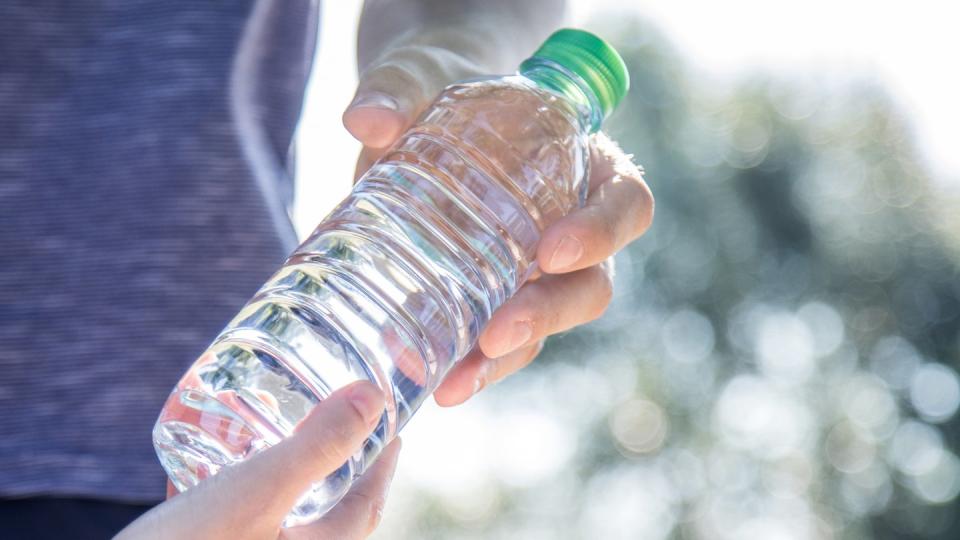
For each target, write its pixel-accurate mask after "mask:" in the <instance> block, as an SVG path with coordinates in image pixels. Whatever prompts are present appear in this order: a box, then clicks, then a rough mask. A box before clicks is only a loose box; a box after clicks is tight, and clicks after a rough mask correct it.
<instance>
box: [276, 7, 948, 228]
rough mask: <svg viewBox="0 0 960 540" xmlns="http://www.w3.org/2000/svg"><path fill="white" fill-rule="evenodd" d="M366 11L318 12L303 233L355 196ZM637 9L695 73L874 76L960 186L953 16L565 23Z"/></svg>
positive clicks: (854, 11)
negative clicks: (627, 16) (344, 115)
mask: <svg viewBox="0 0 960 540" xmlns="http://www.w3.org/2000/svg"><path fill="white" fill-rule="evenodd" d="M360 5H361V2H345V1H332V2H326V3H325V5H324V20H323V28H322V35H321V42H320V49H319V54H318V56H317V59H316V66H317V70H322V74H320V75H319V76H316V77H315V78H314V83H313V84H311V87H310V89H309V93H308V97H307V102H306V109H305V111H304V116H303V119H302V122H301V126H300V137H301V139H300V147H299V151H300V156H299V157H300V161H299V179H300V182H299V189H300V191H299V197H298V202H297V207H296V211H295V216H296V220H295V221H296V223H297V226H298V228H299V229H300V231H301V234H303V233H306V232H308V231H309V230H310V229H312V228H313V226H314V225H315V224H316V223H317V222H319V221H320V219H322V218H323V216H324V215H325V214H326V213H327V211H329V209H330V208H331V207H332V205H333V204H335V203H336V201H339V200H340V199H342V198H343V197H344V196H345V195H346V193H347V191H348V190H349V186H350V179H351V178H352V175H353V165H354V159H355V156H356V153H357V151H358V147H357V145H356V144H355V143H354V142H353V140H352V139H351V138H350V136H349V135H348V134H347V133H346V131H345V130H344V129H343V127H342V126H341V124H340V114H341V112H342V110H343V108H344V107H345V106H346V105H347V103H349V101H350V98H351V96H352V93H353V89H354V85H355V84H356V74H355V64H354V55H353V51H354V43H355V39H356V28H355V21H356V19H357V16H358V14H359V10H360ZM612 9H619V10H634V11H635V12H636V13H639V14H640V15H642V16H646V17H649V18H651V19H653V20H654V21H655V22H656V23H658V24H659V25H660V26H661V27H662V28H663V29H664V30H665V31H666V32H667V34H668V36H669V37H670V38H671V39H672V40H673V41H674V42H675V43H676V44H677V46H678V47H679V48H680V50H681V51H682V52H684V53H685V54H686V55H687V57H688V58H689V60H690V62H691V63H692V65H695V66H696V67H697V68H698V69H701V70H704V71H706V72H709V73H711V74H713V75H719V76H735V75H737V74H738V73H744V72H751V71H755V70H757V69H758V68H763V69H765V70H769V71H772V72H774V73H780V74H785V75H790V76H796V75H802V74H803V73H820V72H822V71H825V70H827V71H832V72H839V73H843V72H851V71H852V72H858V73H864V72H876V73H877V74H879V76H880V77H881V78H882V79H883V80H884V81H886V83H887V84H888V85H889V86H890V88H892V90H893V92H894V94H895V95H896V96H898V99H899V100H900V101H901V103H902V105H903V106H904V107H906V109H907V111H908V112H909V113H910V114H911V115H912V117H913V119H914V122H915V126H916V129H917V135H918V137H919V141H920V147H921V148H922V150H923V151H924V153H925V155H926V157H927V159H928V162H929V164H930V166H931V169H932V170H933V171H934V174H935V175H936V177H937V178H938V180H939V181H940V182H941V183H943V184H951V185H953V186H957V185H960V151H958V150H957V148H958V144H957V141H958V140H960V98H958V96H960V74H958V70H957V66H958V61H957V58H956V56H957V52H958V51H960V31H958V29H957V22H958V21H960V16H958V15H960V7H957V4H956V3H955V2H948V1H936V0H915V1H914V2H910V3H903V2H876V1H868V0H843V1H836V0H805V1H804V2H776V1H769V0H725V1H724V2H706V1H703V0H669V1H668V0H659V1H655V2H654V1H643V0H633V1H632V2H630V1H627V2H624V1H622V0H572V1H571V9H570V15H571V23H572V24H574V25H576V24H577V23H578V21H584V20H587V19H589V18H590V17H591V16H592V15H594V14H597V13H601V12H603V11H607V10H612Z"/></svg>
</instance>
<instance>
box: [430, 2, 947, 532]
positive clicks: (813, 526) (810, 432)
mask: <svg viewBox="0 0 960 540" xmlns="http://www.w3.org/2000/svg"><path fill="white" fill-rule="evenodd" d="M593 26H594V27H595V28H596V30H597V31H598V33H600V34H601V35H604V36H608V37H609V38H610V39H611V40H612V41H613V42H614V43H615V45H616V47H617V49H618V50H619V51H620V52H621V53H622V54H623V55H624V57H625V59H626V61H627V64H628V67H629V70H630V73H631V81H632V88H631V91H630V93H629V94H628V96H627V98H626V100H625V102H624V103H623V104H622V105H621V109H620V110H619V111H618V113H617V114H616V115H615V117H614V118H613V121H612V123H611V125H610V127H609V131H610V133H611V134H612V136H613V137H614V138H615V139H617V140H619V141H620V142H621V144H622V145H623V147H624V148H625V149H627V150H629V151H631V152H633V153H634V154H635V155H636V156H637V160H638V161H639V162H640V163H642V164H643V165H644V167H645V168H646V170H647V173H648V180H649V182H650V184H651V187H652V189H653V191H654V194H655V196H656V198H657V216H656V219H655V223H654V226H653V228H652V229H651V231H650V232H649V233H648V235H647V236H645V237H644V238H643V239H642V240H640V241H639V242H637V243H636V244H635V245H633V246H631V247H630V248H629V249H628V250H627V251H626V252H625V253H624V254H623V255H622V256H620V257H619V259H618V261H617V262H618V269H617V270H618V274H617V282H618V283H617V295H618V296H617V298H616V299H615V302H614V304H613V306H612V307H611V309H610V310H609V312H608V313H607V315H605V317H604V318H603V319H601V320H600V321H598V322H597V323H595V324H592V325H589V326H588V327H586V328H582V329H579V330H577V331H574V332H571V333H568V334H566V335H564V336H560V337H559V338H556V339H553V340H551V341H550V342H549V343H548V346H547V349H546V351H545V353H544V354H543V355H542V357H541V360H540V361H539V362H538V364H537V365H536V366H535V367H531V368H530V373H529V375H528V376H527V378H523V377H518V378H517V379H515V380H512V381H508V382H506V383H504V384H503V385H501V386H500V387H498V388H497V389H495V390H494V392H495V393H494V396H488V397H486V398H485V399H497V400H501V401H502V408H501V410H502V411H503V414H509V410H510V405H511V403H517V401H515V400H516V399H518V398H517V396H521V395H523V392H524V389H523V387H524V385H528V384H530V381H531V379H532V378H536V377H541V378H542V380H543V381H546V382H544V383H543V384H547V385H550V384H553V382H555V381H556V380H558V379H556V374H557V373H564V371H562V369H561V367H562V368H563V369H568V370H569V369H570V367H571V366H573V367H574V368H577V369H581V368H582V369H586V370H590V371H589V373H595V372H597V371H600V372H603V371H604V370H614V371H616V373H617V375H616V376H617V377H619V376H620V374H621V373H628V374H632V375H631V376H632V377H633V378H635V379H636V380H635V384H634V383H633V382H630V383H628V384H630V386H629V387H627V393H628V397H627V399H626V400H622V399H618V400H617V401H616V402H608V401H604V399H603V396H602V395H599V394H597V397H596V398H595V400H594V401H593V402H590V401H589V400H587V405H585V406H587V407H594V408H596V409H597V410H599V411H600V412H601V414H597V415H593V416H591V415H586V417H587V418H589V421H587V422H585V423H584V424H582V425H579V426H578V427H577V428H576V429H578V430H579V431H578V432H577V440H579V441H580V443H579V446H578V452H577V453H576V455H575V457H574V461H573V463H572V473H571V474H573V475H574V478H575V484H574V487H573V488H571V489H572V491H573V492H574V493H573V494H571V495H569V497H572V500H573V505H570V504H566V505H563V504H557V507H555V508H548V510H543V509H542V508H541V507H539V506H537V508H539V510H537V511H536V512H532V511H531V510H530V508H531V505H533V504H534V503H532V502H531V501H534V500H536V499H538V498H544V497H546V498H549V497H554V498H556V497H559V496H558V495H557V494H556V492H552V493H551V490H553V489H556V486H557V485H560V484H562V481H561V479H559V477H558V478H556V479H552V480H550V481H545V482H541V483H540V484H539V485H538V486H539V487H537V486H535V487H529V488H523V489H516V488H510V487H508V486H501V491H502V492H503V494H504V495H503V496H502V497H501V498H500V499H498V502H497V504H498V506H497V508H496V509H495V511H491V512H488V513H487V514H486V516H487V517H486V518H484V520H480V521H479V522H477V521H474V522H472V523H470V524H469V525H465V524H464V523H463V522H458V520H457V519H455V518H452V517H451V516H450V515H449V514H445V513H444V512H443V511H442V510H440V509H439V508H438V506H437V505H436V504H433V503H430V502H427V504H426V505H425V506H424V507H423V508H422V513H421V514H419V517H418V518H417V519H418V520H419V523H420V524H421V527H420V528H419V529H418V533H417V536H418V537H434V538H451V537H478V538H492V537H524V538H526V537H527V536H525V535H519V536H513V535H512V534H511V531H512V532H513V533H516V532H517V531H528V530H529V531H535V530H539V531H540V534H542V535H543V537H546V538H582V537H591V536H593V537H597V538H608V537H616V538H657V537H677V538H753V537H756V538H774V537H776V538H881V539H882V538H937V539H940V538H942V539H946V538H960V519H958V509H957V507H956V504H955V498H956V496H957V492H958V491H960V462H958V460H957V458H956V456H955V453H956V450H957V448H958V447H960V429H958V425H957V423H956V422H955V421H953V417H954V413H955V412H956V407H957V403H958V400H960V394H958V393H957V391H960V387H957V381H958V379H957V375H956V371H955V368H956V366H957V363H958V336H960V332H958V330H960V279H958V269H960V255H958V254H960V222H958V218H957V216H958V215H960V212H957V209H960V204H957V201H956V199H955V198H953V199H951V198H950V197H948V196H947V195H946V194H944V193H943V192H942V190H941V189H939V188H938V187H937V186H936V185H935V184H934V183H932V182H931V179H930V178H929V176H928V173H927V172H926V170H925V168H924V166H923V162H922V159H921V158H920V157H919V155H918V154H919V152H918V150H917V149H916V148H915V146H914V144H913V138H912V136H911V132H910V128H909V125H910V123H909V119H907V118H905V117H904V115H903V113H902V112H900V110H899V109H898V108H897V106H896V104H895V102H894V100H893V99H892V98H891V97H890V96H889V95H888V93H887V92H886V90H885V89H884V88H883V86H882V85H881V84H879V83H878V82H877V81H875V80H872V79H869V78H863V77H860V78H842V77H839V76H837V75H836V74H830V75H819V74H808V75H807V76H806V78H804V79H790V80H783V79H776V78H774V77H771V76H767V75H764V74H757V75H755V76H753V77H747V78H745V79H744V80H741V81H739V82H738V83H736V84H733V85H731V84H728V83H727V82H718V81H716V80H713V79H711V78H709V77H706V76H704V75H703V74H699V73H697V72H696V71H693V70H691V69H689V68H688V66H686V65H685V63H684V62H683V61H682V59H681V58H680V56H679V55H678V53H677V52H676V51H675V50H674V49H673V48H672V47H671V45H670V44H669V43H668V42H667V41H666V40H665V39H664V37H663V36H662V35H661V33H660V32H659V31H657V29H656V28H654V27H653V26H651V25H650V24H648V23H646V22H644V21H642V20H636V19H626V20H624V19H623V18H610V19H606V20H600V21H596V24H594V25H593ZM758 46H762V45H758ZM584 380H585V381H587V382H583V383H582V384H583V386H581V387H580V390H581V391H582V392H583V393H585V394H589V395H594V394H590V388H589V385H590V384H592V383H591V382H589V381H592V380H593V379H590V378H589V377H587V378H586V379H584ZM620 383H622V381H614V382H613V383H611V384H613V385H614V386H616V385H617V384H620ZM570 395H572V394H570V393H568V394H565V395H563V396H561V395H560V394H559V393H558V394H557V395H556V396H557V397H556V399H557V401H555V402H553V403H552V404H548V405H547V406H548V407H559V408H562V407H561V405H560V400H561V399H563V400H568V399H569V397H570ZM511 400H514V401H511ZM422 495H423V497H424V498H425V500H426V501H431V500H433V501H437V499H436V498H435V497H434V498H431V497H432V496H431V495H430V494H422ZM551 500H552V499H551ZM561 500H566V499H561ZM568 503H569V501H568ZM631 505H633V506H631ZM638 505H639V506H638ZM544 512H547V514H544ZM550 512H552V513H550ZM625 513H630V514H637V515H638V516H641V517H629V516H628V517H624V514H625ZM643 516H645V517H643ZM465 527H466V528H465ZM597 527H600V530H599V531H598V530H597ZM604 527H607V528H604ZM545 531H546V532H545ZM587 531H590V534H588V532H587ZM593 533H596V534H593ZM525 534H527V533H525ZM529 534H530V535H534V533H533V532H530V533H529Z"/></svg>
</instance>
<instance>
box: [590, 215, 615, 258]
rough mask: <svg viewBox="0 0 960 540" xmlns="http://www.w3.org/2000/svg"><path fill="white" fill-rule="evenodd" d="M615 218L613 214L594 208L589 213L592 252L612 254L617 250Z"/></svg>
mask: <svg viewBox="0 0 960 540" xmlns="http://www.w3.org/2000/svg"><path fill="white" fill-rule="evenodd" d="M616 219H617V216H616V215H614V214H613V213H611V212H609V211H607V210H605V209H601V208H599V207H596V208H594V209H593V211H592V212H591V216H590V225H589V227H590V230H591V232H592V233H593V234H591V235H590V241H589V242H588V244H590V245H591V247H592V250H594V251H596V252H597V253H607V254H610V253H613V252H614V251H616V249H617V232H618V231H617V221H616Z"/></svg>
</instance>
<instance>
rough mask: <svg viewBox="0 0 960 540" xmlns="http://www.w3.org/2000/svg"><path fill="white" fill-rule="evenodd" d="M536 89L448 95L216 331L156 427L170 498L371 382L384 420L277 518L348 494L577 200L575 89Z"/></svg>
mask: <svg viewBox="0 0 960 540" xmlns="http://www.w3.org/2000/svg"><path fill="white" fill-rule="evenodd" d="M544 69H547V70H548V71H551V74H552V75H551V76H557V74H556V73H553V72H552V70H551V69H550V68H549V66H548V67H547V68H544ZM533 78H537V77H536V74H533ZM543 86H544V84H543V81H541V84H540V85H538V84H537V83H535V82H533V81H532V80H531V79H530V78H527V77H523V76H509V77H499V78H491V79H484V80H476V81H471V82H465V83H461V84H456V85H453V86H451V87H449V88H447V89H446V90H445V91H444V92H443V93H442V94H441V95H440V96H439V97H438V98H437V100H436V101H435V102H434V103H433V105H432V106H431V107H430V108H429V109H428V110H427V111H426V112H425V113H424V115H423V116H422V117H421V119H420V121H419V122H418V123H417V124H416V125H415V126H414V127H413V128H411V130H410V131H408V132H407V133H406V134H404V135H403V136H402V137H401V139H400V140H399V141H398V142H397V144H396V145H395V146H394V147H393V148H392V149H391V151H389V152H388V153H387V154H386V155H385V156H384V157H383V158H381V160H380V161H378V162H377V163H376V164H375V165H374V166H373V167H372V168H371V169H370V170H369V171H368V172H367V173H366V174H365V175H364V177H363V178H362V179H361V181H360V182H359V183H358V184H357V185H356V187H355V188H354V190H353V191H352V193H351V195H350V196H349V197H348V198H347V199H346V200H345V201H343V202H342V203H341V204H340V205H339V206H338V207H337V208H336V209H335V210H334V211H333V212H332V213H331V214H330V215H329V216H328V218H327V219H326V220H325V221H324V222H323V223H322V224H321V225H320V226H319V227H317V229H316V230H315V231H314V232H313V234H312V235H311V236H310V237H309V238H308V239H307V240H306V241H305V242H304V243H303V244H301V246H300V247H299V248H298V249H297V250H296V251H295V252H294V253H293V255H292V256H291V257H290V258H289V259H288V261H287V262H286V263H285V264H284V266H283V267H282V268H281V269H280V270H279V271H278V272H277V273H276V274H275V275H274V276H273V277H272V278H271V279H270V280H269V281H268V282H267V283H266V284H265V285H264V286H263V287H262V288H261V289H260V291H259V292H258V293H257V294H256V295H255V296H254V298H253V299H251V300H250V302H249V303H248V304H247V305H246V306H245V307H244V308H243V309H242V310H241V312H240V313H239V314H238V315H237V316H236V317H235V318H234V319H233V320H232V321H231V322H230V323H229V324H228V325H227V327H226V328H225V329H224V330H223V332H222V333H221V334H220V335H219V336H217V338H216V339H215V340H214V342H213V344H212V345H211V346H210V348H209V349H208V350H207V351H206V352H205V353H204V354H203V355H202V356H201V357H200V359H199V360H198V361H197V362H196V363H195V364H194V365H193V366H192V367H191V369H190V370H189V371H188V372H187V374H186V375H185V376H184V377H183V379H181V381H180V382H179V383H178V385H177V387H176V388H175V389H174V391H173V393H172V394H171V396H170V398H169V399H168V401H167V403H166V405H165V406H164V409H163V411H162V413H161V415H160V418H159V420H158V422H157V425H156V427H155V429H154V443H155V446H156V448H157V453H158V455H159V456H160V460H161V463H162V464H163V466H164V468H165V469H166V470H167V472H168V474H169V475H170V477H171V479H172V481H173V483H174V484H175V485H176V486H177V487H178V488H179V489H181V490H182V489H186V488H188V487H190V486H192V485H194V484H196V483H197V482H199V481H200V480H202V479H203V478H206V477H207V476H210V475H213V474H216V472H217V471H218V470H219V469H220V468H222V467H223V466H227V465H229V464H231V463H235V462H237V461H241V460H243V459H245V458H246V457H249V456H250V455H251V454H253V453H255V452H257V451H259V450H262V449H264V448H266V447H269V446H271V445H273V444H276V443H277V442H278V441H280V440H281V439H283V438H284V437H286V436H287V435H289V434H290V433H291V431H292V430H293V428H294V426H295V425H296V424H297V423H298V422H299V421H300V420H301V419H302V418H303V417H304V416H305V415H306V414H307V413H308V412H309V411H310V409H311V408H312V407H313V406H314V405H316V404H317V403H318V402H319V401H320V400H322V399H323V398H324V397H326V396H327V395H329V394H330V393H331V392H332V391H334V390H336V389H338V388H340V387H342V386H345V385H347V384H349V383H351V382H353V381H356V380H360V379H367V380H370V381H372V382H374V383H376V384H377V385H378V386H379V387H380V388H381V389H383V390H384V392H385V394H386V397H387V408H386V410H385V412H384V415H383V418H382V420H381V422H380V425H379V426H378V428H377V430H376V431H375V432H374V435H373V436H372V437H371V438H370V439H369V440H368V441H367V444H366V446H365V447H364V449H363V450H362V451H361V452H359V453H358V454H357V455H355V456H354V457H353V458H352V459H351V460H349V461H348V462H347V463H346V464H345V465H344V466H343V467H342V468H341V469H340V470H339V471H337V472H336V473H334V474H332V475H331V476H330V477H328V478H327V479H326V480H325V481H323V482H320V483H318V484H316V485H315V486H314V488H313V489H312V491H310V492H308V493H307V494H305V495H304V497H303V498H302V499H301V501H300V503H299V505H298V507H297V508H295V509H294V511H293V512H292V513H291V515H290V516H289V517H288V520H287V525H292V524H296V523H300V522H305V521H310V520H312V519H314V518H316V517H318V516H319V515H322V513H324V512H326V511H327V510H328V509H329V508H330V507H331V506H333V504H335V503H336V502H337V501H338V500H339V499H340V497H342V496H343V494H345V493H346V491H347V490H348V488H349V486H350V484H351V482H352V480H353V478H355V477H356V476H358V475H359V474H361V473H362V471H363V470H365V469H366V467H367V466H368V465H369V463H370V462H371V460H372V459H374V458H375V457H376V455H377V454H378V453H379V451H380V449H381V448H382V447H383V445H384V444H386V443H387V442H388V441H389V440H391V439H392V438H393V437H394V436H395V435H396V433H397V432H398V431H399V430H400V429H401V428H402V427H403V426H404V424H405V423H406V422H407V421H408V420H409V418H410V416H411V415H412V414H413V413H414V412H415V411H416V410H417V408H418V407H419V406H420V404H421V403H422V402H423V401H424V399H425V398H426V397H427V396H429V395H430V393H432V392H433V390H434V389H436V387H437V386H438V385H439V383H440V381H441V380H442V379H443V377H444V375H445V374H446V373H447V371H449V369H450V367H451V366H452V365H453V364H454V363H455V362H457V361H459V360H460V359H462V358H463V357H464V356H465V355H466V354H467V353H468V352H469V351H470V349H471V348H473V347H474V345H475V344H476V341H477V338H478V336H479V333H480V331H481V330H482V328H483V327H484V325H485V324H486V322H487V321H488V320H489V318H490V316H491V314H492V313H493V311H494V310H496V309H497V307H499V306H500V305H501V304H502V303H503V302H505V301H506V300H507V299H508V298H510V296H511V295H513V293H514V292H515V291H516V290H517V289H518V288H519V287H520V286H521V285H522V284H523V283H524V281H526V279H527V278H528V277H529V276H530V274H531V272H532V271H533V270H534V265H535V254H536V248H537V243H538V241H539V238H540V234H541V233H542V231H543V230H544V228H545V227H546V226H548V225H549V224H550V223H552V222H554V221H556V220H557V219H559V218H560V217H562V216H563V215H565V214H567V213H568V212H569V211H571V210H572V209H574V208H576V207H577V206H579V205H580V204H582V202H583V200H584V198H585V195H586V189H587V185H586V184H587V180H586V176H587V167H588V158H589V151H588V146H587V145H588V142H587V131H588V129H589V127H590V122H591V118H592V116H591V115H592V114H594V112H593V110H592V107H591V106H590V103H589V100H588V99H587V98H586V97H585V95H579V94H577V93H576V92H578V90H577V88H579V86H580V85H576V84H575V85H573V86H572V87H571V88H573V90H571V89H570V88H567V89H566V90H565V91H564V92H559V91H557V90H556V89H554V90H553V91H548V90H547V89H545V88H544V87H543ZM546 86H548V87H549V85H546Z"/></svg>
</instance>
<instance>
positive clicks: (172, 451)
mask: <svg viewBox="0 0 960 540" xmlns="http://www.w3.org/2000/svg"><path fill="white" fill-rule="evenodd" d="M172 402H175V403H172ZM171 405H173V406H171ZM176 410H180V411H181V412H183V413H184V414H182V415H180V416H181V418H176V417H175V416H173V415H171V414H170V413H172V412H175V411H176ZM210 430H212V431H213V432H214V433H216V434H217V435H214V434H212V433H211V432H210ZM153 439H154V447H155V449H156V451H157V456H158V457H159V458H160V463H161V465H162V466H163V468H164V470H166V472H167V475H168V476H169V478H170V481H171V482H172V483H173V485H174V487H176V488H177V490H178V491H181V492H182V491H185V490H187V489H190V488H192V487H193V486H195V485H197V484H198V483H200V482H201V481H202V480H204V479H206V478H208V477H210V476H213V475H215V474H217V473H218V472H219V471H220V470H221V469H222V468H224V467H227V466H231V465H234V464H236V463H239V462H240V461H243V460H245V459H247V458H249V457H250V456H251V455H253V454H255V453H256V452H259V451H261V450H264V449H266V448H268V447H269V446H272V444H273V443H275V442H276V441H271V442H267V441H266V440H265V439H264V438H263V437H261V436H259V434H258V433H257V432H256V431H254V429H253V428H252V427H251V426H250V425H249V424H248V423H247V422H245V421H244V419H243V418H241V417H240V415H239V414H237V412H236V411H233V410H231V409H229V408H227V407H226V406H225V405H224V404H222V403H220V402H219V401H218V400H216V399H215V398H213V397H211V396H209V395H206V394H203V393H201V392H198V391H197V390H183V391H175V392H174V394H173V395H171V396H170V400H169V401H168V404H167V406H166V407H165V414H164V418H161V420H160V421H159V422H157V425H156V426H155V427H154V431H153ZM356 471H358V467H357V464H356V463H355V460H354V459H350V460H348V461H347V462H346V463H344V465H343V466H341V467H340V468H339V469H338V470H336V471H334V472H333V473H331V474H330V475H329V476H327V477H326V478H325V479H324V480H322V481H320V482H317V483H315V484H314V485H313V487H312V488H311V489H310V490H308V491H307V492H306V493H305V494H304V495H303V496H302V497H301V498H300V500H298V501H297V504H296V505H295V506H294V507H293V509H292V510H291V511H290V513H289V514H288V515H287V517H286V519H285V520H284V522H283V526H284V527H293V526H297V525H303V524H306V523H310V522H312V521H315V520H317V519H318V518H320V517H322V516H323V515H324V514H325V513H327V512H328V511H329V510H330V509H331V508H333V507H334V506H335V505H336V504H337V503H338V502H340V499H342V498H343V496H344V495H346V493H347V491H349V489H350V486H351V484H352V482H353V478H354V474H355V472H356Z"/></svg>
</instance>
